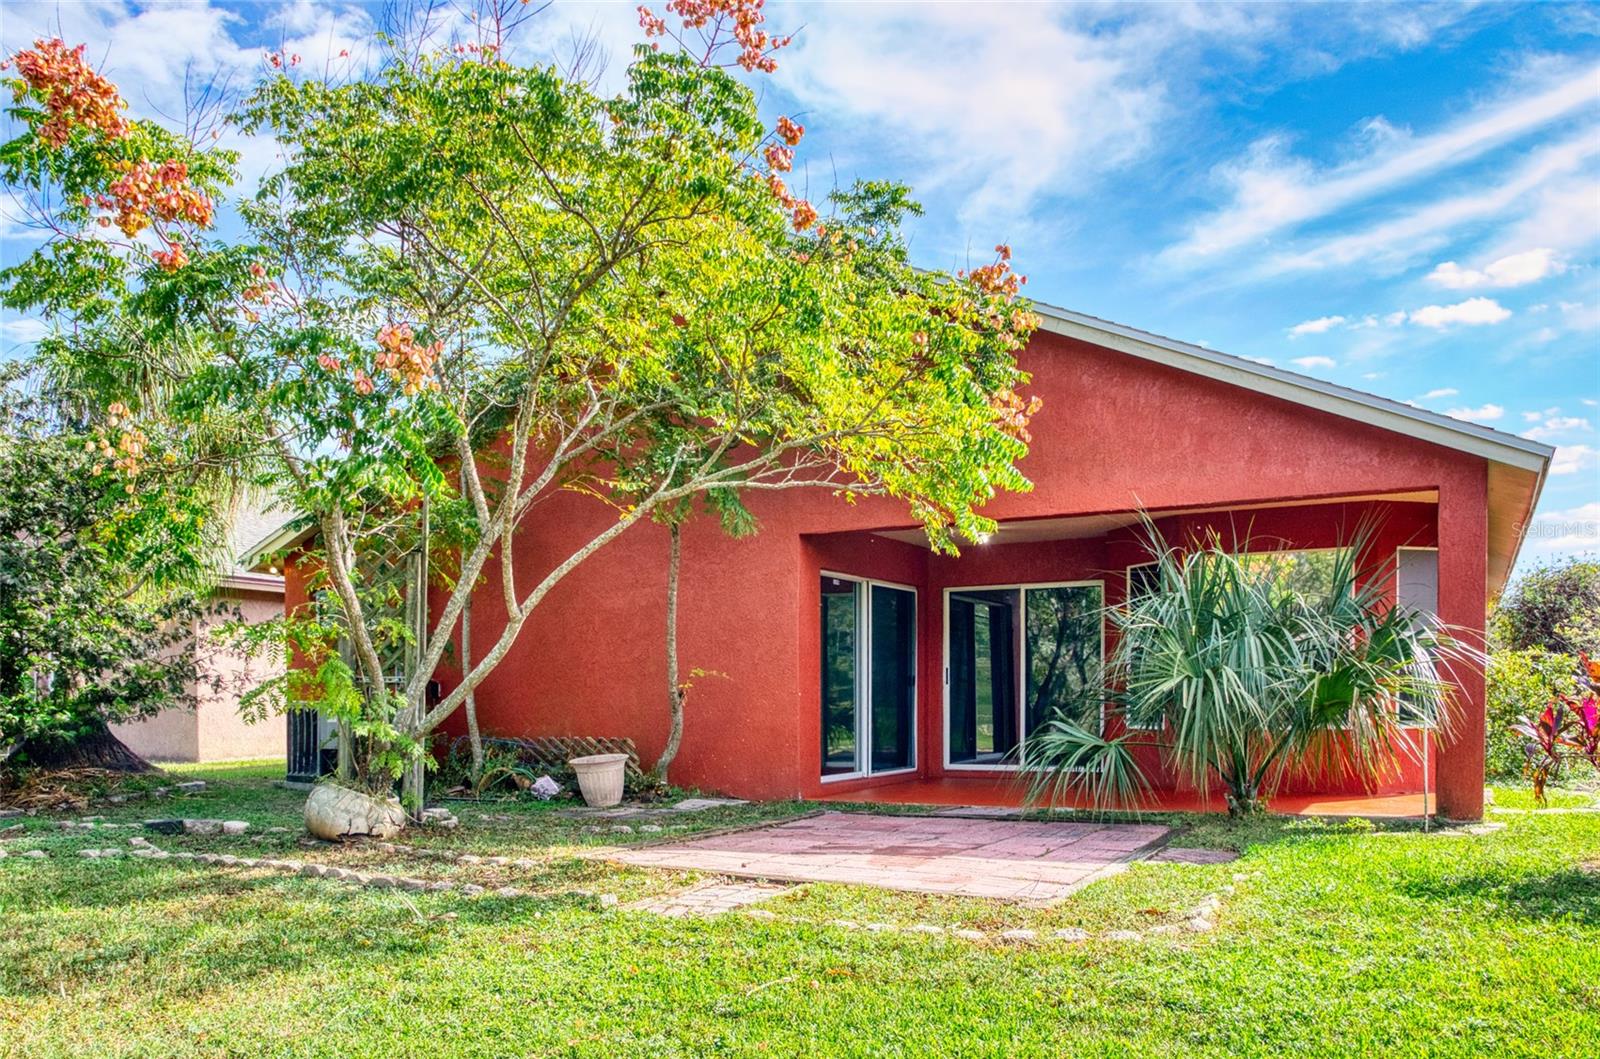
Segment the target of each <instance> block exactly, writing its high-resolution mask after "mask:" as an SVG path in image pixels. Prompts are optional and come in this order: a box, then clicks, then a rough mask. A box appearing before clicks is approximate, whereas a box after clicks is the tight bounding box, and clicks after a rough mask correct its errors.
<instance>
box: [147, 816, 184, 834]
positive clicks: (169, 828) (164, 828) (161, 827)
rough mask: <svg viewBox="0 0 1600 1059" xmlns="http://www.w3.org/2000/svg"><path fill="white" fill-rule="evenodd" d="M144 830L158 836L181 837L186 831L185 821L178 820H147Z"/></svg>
mask: <svg viewBox="0 0 1600 1059" xmlns="http://www.w3.org/2000/svg"><path fill="white" fill-rule="evenodd" d="M144 829H145V830H146V831H154V832H155V833H156V834H158V835H181V834H183V830H184V828H183V821H182V820H176V819H161V820H146V821H145V822H144Z"/></svg>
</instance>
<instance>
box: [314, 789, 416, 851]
mask: <svg viewBox="0 0 1600 1059" xmlns="http://www.w3.org/2000/svg"><path fill="white" fill-rule="evenodd" d="M405 826H406V814H405V810H404V809H402V808H401V807H400V801H399V799H397V798H374V797H373V796H371V795H369V794H363V793H362V792H360V791H353V790H351V789H350V788H348V787H340V786H338V785H337V784H333V783H319V784H317V785H316V786H315V787H313V788H311V795H310V796H309V797H308V798H306V830H307V831H310V832H311V833H312V834H313V835H315V836H316V837H318V838H320V839H325V840H327V841H329V842H337V841H339V840H340V839H342V838H347V837H350V836H352V835H357V836H360V835H370V836H372V837H374V838H392V837H393V836H395V835H397V834H399V833H400V831H401V830H402V829H404V828H405Z"/></svg>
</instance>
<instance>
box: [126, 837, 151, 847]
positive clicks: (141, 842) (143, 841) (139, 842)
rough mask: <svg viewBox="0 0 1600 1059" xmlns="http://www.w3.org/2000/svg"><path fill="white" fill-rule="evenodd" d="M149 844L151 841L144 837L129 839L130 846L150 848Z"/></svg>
mask: <svg viewBox="0 0 1600 1059" xmlns="http://www.w3.org/2000/svg"><path fill="white" fill-rule="evenodd" d="M149 844H150V840H149V839H148V838H145V837H144V836H143V835H134V836H133V837H132V838H130V839H128V845H130V846H148V845H149Z"/></svg>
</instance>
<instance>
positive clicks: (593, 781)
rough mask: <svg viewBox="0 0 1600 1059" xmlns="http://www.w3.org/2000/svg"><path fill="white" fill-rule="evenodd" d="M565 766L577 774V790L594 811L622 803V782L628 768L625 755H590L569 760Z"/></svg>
mask: <svg viewBox="0 0 1600 1059" xmlns="http://www.w3.org/2000/svg"><path fill="white" fill-rule="evenodd" d="M567 764H568V765H570V766H571V767H572V771H573V772H575V773H577V774H578V790H580V791H582V792H583V800H584V803H585V804H587V805H591V806H593V807H594V808H596V809H604V808H605V807H606V806H609V805H616V804H617V803H618V802H620V801H622V780H623V776H624V774H625V773H626V771H627V768H628V755H627V754H590V755H589V756H588V757H575V758H570V759H568V761H567Z"/></svg>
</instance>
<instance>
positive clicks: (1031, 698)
mask: <svg viewBox="0 0 1600 1059" xmlns="http://www.w3.org/2000/svg"><path fill="white" fill-rule="evenodd" d="M1026 596H1027V599H1026V606H1025V611H1026V614H1027V624H1028V629H1027V643H1026V648H1025V650H1026V657H1025V661H1024V666H1025V668H1024V675H1025V677H1026V684H1027V687H1026V689H1025V693H1026V698H1025V699H1024V702H1025V703H1026V710H1025V713H1026V716H1025V718H1024V721H1025V724H1026V732H1027V734H1029V735H1032V734H1033V733H1034V732H1035V731H1036V730H1038V728H1039V726H1040V725H1041V724H1043V723H1044V722H1045V721H1047V720H1049V719H1050V718H1051V717H1052V716H1053V715H1054V714H1055V713H1056V712H1057V711H1058V710H1059V711H1062V712H1065V713H1067V714H1069V715H1074V716H1082V715H1083V713H1084V711H1085V710H1086V709H1088V708H1091V707H1093V708H1098V705H1099V698H1100V695H1099V691H1100V685H1101V680H1100V654H1101V629H1102V623H1103V621H1104V616H1103V613H1102V610H1103V608H1102V606H1101V589H1100V586H1099V585H1068V586H1064V587H1058V588H1030V589H1027V590H1026Z"/></svg>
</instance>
